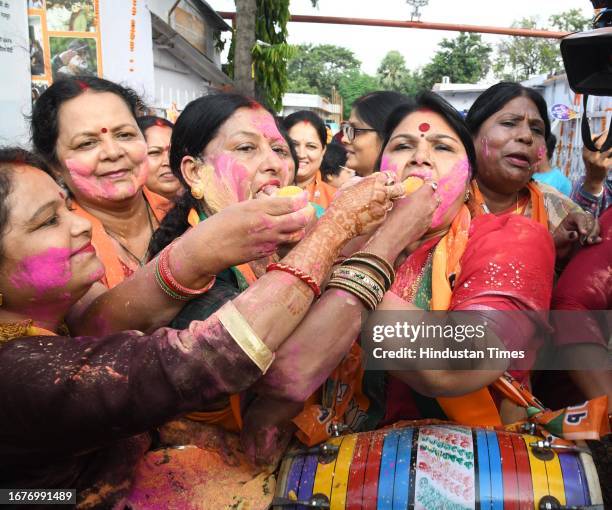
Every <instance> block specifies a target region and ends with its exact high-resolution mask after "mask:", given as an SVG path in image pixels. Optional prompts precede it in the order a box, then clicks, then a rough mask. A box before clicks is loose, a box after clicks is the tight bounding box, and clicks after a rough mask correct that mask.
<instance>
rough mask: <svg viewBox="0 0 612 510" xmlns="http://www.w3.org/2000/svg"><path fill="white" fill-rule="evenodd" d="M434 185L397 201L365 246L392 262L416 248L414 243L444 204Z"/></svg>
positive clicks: (423, 233) (427, 185)
mask: <svg viewBox="0 0 612 510" xmlns="http://www.w3.org/2000/svg"><path fill="white" fill-rule="evenodd" d="M434 188H435V186H432V183H426V184H425V185H424V186H421V187H420V188H419V189H418V190H416V191H415V192H414V193H411V194H410V196H408V197H405V198H402V199H400V200H396V202H395V205H394V207H393V210H392V211H391V212H389V214H388V216H387V219H386V220H385V222H384V223H383V225H382V226H381V227H380V228H379V229H378V230H377V231H376V232H375V233H374V234H373V235H372V237H371V238H370V240H369V241H368V242H367V243H366V245H365V246H364V249H365V250H366V251H369V252H371V253H376V254H377V255H380V256H381V257H383V258H385V259H386V260H389V261H393V260H395V258H396V257H397V256H398V255H399V254H400V252H402V250H408V251H409V252H410V251H413V249H414V244H415V243H417V242H419V241H420V240H421V238H422V237H423V235H425V233H426V232H427V231H428V230H429V228H430V226H431V220H432V218H433V215H434V212H435V211H436V209H437V208H438V206H439V204H440V201H439V198H438V196H437V194H436V191H435V189H434Z"/></svg>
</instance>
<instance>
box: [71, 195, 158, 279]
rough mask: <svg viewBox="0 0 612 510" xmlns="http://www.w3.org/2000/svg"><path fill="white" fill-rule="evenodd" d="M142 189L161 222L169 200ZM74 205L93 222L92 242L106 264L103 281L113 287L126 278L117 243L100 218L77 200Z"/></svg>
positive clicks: (77, 211) (79, 212)
mask: <svg viewBox="0 0 612 510" xmlns="http://www.w3.org/2000/svg"><path fill="white" fill-rule="evenodd" d="M142 191H143V193H144V196H145V200H146V201H147V202H148V203H149V205H150V206H151V210H152V211H153V215H154V216H155V219H156V220H157V221H159V222H161V220H163V219H164V216H165V215H166V209H167V202H168V201H167V200H166V199H165V198H164V197H162V196H160V195H157V194H155V193H153V192H152V191H149V190H148V189H147V188H146V187H145V188H143V189H142ZM73 206H74V209H75V211H74V212H75V213H76V214H78V215H79V216H81V217H82V218H86V219H88V220H89V222H90V223H91V244H93V246H94V248H95V249H96V255H98V257H99V259H100V260H101V261H102V265H103V266H104V278H103V283H104V285H106V286H107V287H108V288H109V289H112V288H113V287H115V286H116V285H118V284H120V283H121V282H122V281H123V280H125V273H124V271H123V265H122V264H121V260H120V259H119V256H118V255H117V249H116V248H115V244H114V243H113V240H112V238H111V236H109V235H108V234H107V233H106V231H105V230H104V225H102V222H101V221H100V220H99V219H98V218H96V217H95V216H94V215H93V214H91V213H89V212H87V211H86V210H85V209H83V207H81V206H80V205H79V204H78V203H77V202H76V200H74V201H73Z"/></svg>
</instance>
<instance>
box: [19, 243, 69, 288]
mask: <svg viewBox="0 0 612 510" xmlns="http://www.w3.org/2000/svg"><path fill="white" fill-rule="evenodd" d="M71 276H72V273H71V272H70V250H69V249H68V248H49V249H48V250H47V251H45V252H44V253H41V254H38V255H31V256H29V257H26V258H25V259H23V260H22V261H21V262H20V264H19V268H18V269H17V271H16V272H15V273H14V274H13V275H12V276H11V278H10V280H11V283H12V284H13V285H14V286H15V287H17V288H27V287H29V288H33V289H35V290H36V291H37V293H38V294H41V295H42V294H45V293H46V292H48V291H50V290H53V289H58V288H61V287H63V286H64V285H66V284H67V283H68V282H69V281H70V278H71Z"/></svg>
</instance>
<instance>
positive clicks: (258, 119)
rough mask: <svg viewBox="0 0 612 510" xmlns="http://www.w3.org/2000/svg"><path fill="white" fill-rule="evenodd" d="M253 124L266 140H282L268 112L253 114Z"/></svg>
mask: <svg viewBox="0 0 612 510" xmlns="http://www.w3.org/2000/svg"><path fill="white" fill-rule="evenodd" d="M253 125H254V126H255V127H256V128H257V129H259V130H260V131H261V132H262V133H263V135H264V136H265V137H266V138H267V139H268V140H284V138H283V136H282V135H281V134H280V132H279V130H278V127H276V122H274V119H273V118H272V116H271V115H269V114H257V115H254V116H253Z"/></svg>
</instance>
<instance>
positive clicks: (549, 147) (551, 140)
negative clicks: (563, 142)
mask: <svg viewBox="0 0 612 510" xmlns="http://www.w3.org/2000/svg"><path fill="white" fill-rule="evenodd" d="M556 146H557V137H556V136H555V135H553V134H552V133H551V134H550V135H548V138H546V156H547V157H548V159H549V161H550V160H551V159H552V157H553V154H554V152H555V147H556Z"/></svg>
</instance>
